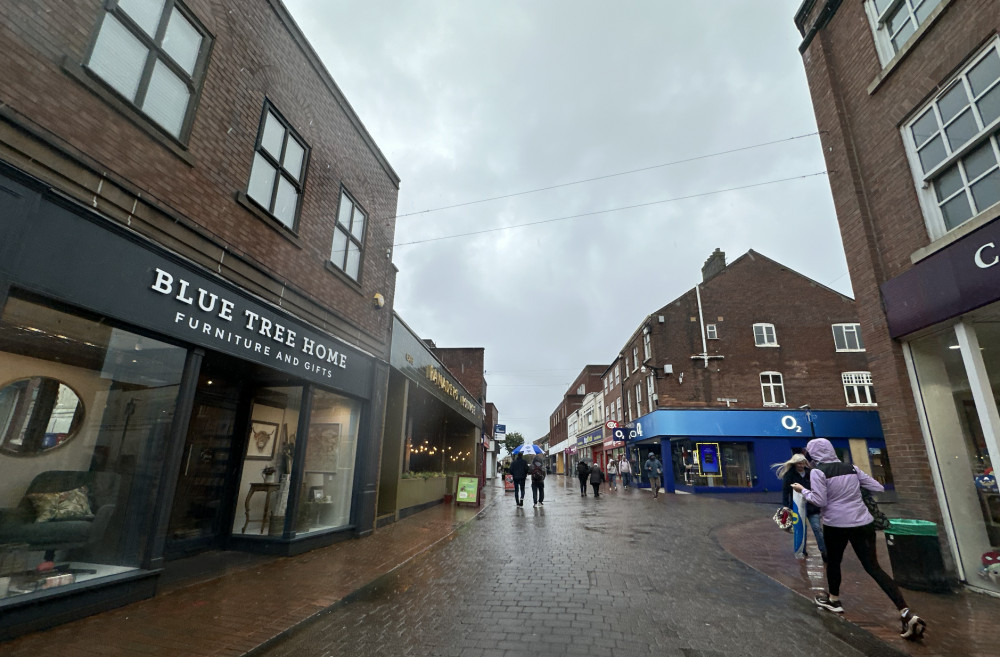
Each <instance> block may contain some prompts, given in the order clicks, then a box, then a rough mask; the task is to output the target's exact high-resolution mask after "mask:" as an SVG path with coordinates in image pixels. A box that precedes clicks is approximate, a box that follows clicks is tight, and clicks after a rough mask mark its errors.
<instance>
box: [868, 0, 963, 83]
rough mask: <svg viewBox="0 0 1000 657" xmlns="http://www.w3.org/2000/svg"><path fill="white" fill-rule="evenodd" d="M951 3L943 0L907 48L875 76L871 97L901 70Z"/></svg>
mask: <svg viewBox="0 0 1000 657" xmlns="http://www.w3.org/2000/svg"><path fill="white" fill-rule="evenodd" d="M951 3H952V0H943V1H942V2H941V4H939V5H938V6H937V7H936V8H935V9H934V11H932V12H931V13H930V15H928V16H927V19H926V20H925V21H924V23H923V25H921V26H920V27H918V28H917V31H916V32H914V33H913V35H912V36H911V37H910V40H909V41H907V42H906V45H905V46H903V48H902V50H900V51H899V52H897V53H896V55H895V56H894V57H893V58H892V59H890V60H889V61H888V62H886V63H885V65H884V66H883V67H882V70H881V71H879V73H878V75H876V76H875V79H874V80H872V82H871V84H869V85H868V95H869V96H871V95H874V94H875V92H876V91H878V89H879V87H881V86H882V83H883V82H885V81H886V80H887V79H888V78H889V77H890V76H891V75H892V73H893V71H895V70H896V69H897V68H899V65H900V62H902V61H903V60H904V59H906V56H907V55H909V54H910V52H911V51H912V50H913V49H914V48H916V46H917V43H919V42H920V41H921V40H922V39H923V37H924V35H925V34H926V33H927V31H928V30H930V29H931V26H932V25H934V23H936V22H937V20H938V18H940V17H941V14H943V13H944V11H945V10H946V9H947V8H948V6H949V5H951ZM873 37H874V35H873ZM875 38H877V37H875Z"/></svg>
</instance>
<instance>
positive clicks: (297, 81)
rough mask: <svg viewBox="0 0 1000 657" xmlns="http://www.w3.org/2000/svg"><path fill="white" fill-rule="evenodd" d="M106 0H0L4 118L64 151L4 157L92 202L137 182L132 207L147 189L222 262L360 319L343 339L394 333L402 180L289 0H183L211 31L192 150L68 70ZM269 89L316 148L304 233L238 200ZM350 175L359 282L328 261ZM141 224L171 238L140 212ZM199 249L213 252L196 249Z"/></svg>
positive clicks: (137, 225) (337, 317)
mask: <svg viewBox="0 0 1000 657" xmlns="http://www.w3.org/2000/svg"><path fill="white" fill-rule="evenodd" d="M102 5H103V3H102V2H100V0H86V1H81V2H70V3H67V2H63V1H56V0H39V1H37V2H23V1H12V2H3V3H0V51H2V52H3V53H4V66H3V67H0V103H2V105H3V111H4V114H3V117H5V118H4V120H5V121H7V122H8V123H12V124H14V125H15V126H16V127H17V129H18V130H26V131H29V132H30V133H31V134H34V135H37V136H38V137H39V139H40V140H41V141H42V142H45V143H47V144H48V145H54V146H55V147H56V148H58V149H59V151H60V155H58V156H56V155H53V153H52V150H51V149H50V148H46V147H43V146H42V145H40V143H41V142H40V143H39V144H34V145H33V144H30V143H29V144H27V145H26V144H24V143H18V144H17V145H16V146H12V145H11V144H10V143H7V144H5V145H4V146H5V154H6V155H7V157H6V158H5V159H8V161H10V160H11V159H14V158H20V159H21V160H23V162H27V163H31V165H32V166H33V167H36V168H37V170H36V169H33V170H32V171H31V172H32V173H33V174H34V175H39V176H41V177H45V178H47V179H48V180H49V182H51V183H52V184H53V185H54V186H56V187H59V188H64V189H66V190H67V191H68V193H69V194H70V195H73V196H77V197H86V198H87V200H88V201H89V198H90V197H89V195H90V194H92V195H97V194H98V191H97V187H98V182H99V178H98V177H99V176H102V175H103V176H104V177H105V178H106V179H107V181H108V183H109V184H107V185H103V186H102V190H103V191H102V192H101V193H104V194H108V191H107V190H108V189H110V188H111V187H112V184H111V183H113V184H114V185H117V186H119V187H120V188H121V189H123V190H127V192H126V194H127V195H128V196H130V198H126V199H123V200H122V201H121V205H122V206H123V207H126V208H127V207H128V206H130V205H131V201H132V200H134V199H137V200H138V201H139V205H140V207H145V206H147V204H148V207H149V208H152V210H149V212H154V211H160V210H162V211H164V212H167V213H169V214H170V215H171V216H175V217H179V218H180V219H181V220H183V221H184V222H185V223H190V224H192V225H194V226H196V227H198V228H199V230H200V232H201V234H204V235H207V236H209V238H210V239H211V240H212V241H213V242H214V244H215V245H216V246H217V248H216V249H215V250H216V251H217V252H218V254H217V256H216V257H218V259H219V260H222V261H223V262H226V260H225V257H229V258H230V259H234V258H242V259H244V260H245V261H246V262H247V263H250V266H251V267H254V268H257V269H259V270H260V271H261V272H264V274H265V275H266V277H269V279H271V280H272V281H273V282H271V283H268V285H273V287H274V292H273V298H274V299H278V300H280V299H281V298H282V295H283V294H285V295H288V294H290V293H291V291H295V293H296V294H300V295H303V296H305V297H307V298H309V299H311V300H312V301H314V302H315V303H316V304H318V306H319V308H320V310H318V311H315V314H316V315H318V316H320V317H322V315H323V312H326V311H328V312H329V313H331V316H330V319H331V321H332V322H334V323H338V324H339V325H349V326H350V327H351V328H350V329H348V330H341V331H340V332H341V334H342V335H343V337H345V339H350V340H351V341H352V342H355V343H357V342H358V341H359V340H358V339H357V338H356V337H355V338H353V339H352V337H351V336H352V334H353V335H355V336H356V335H357V334H359V333H363V334H365V335H367V336H369V337H368V338H366V339H365V340H362V342H366V341H367V342H369V343H374V344H375V345H386V344H387V340H386V338H387V335H388V329H389V322H388V321H387V318H388V317H390V316H391V308H392V297H393V288H394V281H395V271H394V269H393V267H392V264H391V261H390V260H389V258H387V255H386V254H387V252H388V251H389V250H390V249H391V246H392V241H393V233H394V229H395V221H394V219H393V217H394V215H395V211H396V197H397V188H398V180H397V178H396V176H395V174H394V173H393V172H392V171H391V169H389V168H388V164H387V163H386V162H385V161H384V157H383V156H382V155H381V154H380V153H379V152H378V151H377V148H375V147H374V145H373V143H372V142H371V140H370V137H369V136H368V135H367V133H366V132H365V131H364V129H363V127H361V124H360V122H359V120H358V119H357V117H356V116H354V114H353V111H352V110H350V108H349V106H347V105H346V101H344V100H343V99H342V98H341V96H340V92H339V90H336V89H335V87H333V86H331V84H332V83H331V82H330V81H329V80H328V77H327V76H326V75H325V74H324V73H322V72H321V71H319V70H317V68H315V66H314V56H313V54H312V51H311V49H310V48H309V47H308V46H307V45H305V44H304V40H303V39H302V37H301V35H300V34H299V33H298V31H297V29H293V28H291V27H290V26H289V24H288V23H286V22H285V21H284V20H283V18H282V16H281V13H282V11H281V10H280V6H279V5H276V4H272V3H271V2H269V1H268V0H188V1H187V2H185V5H186V6H187V7H188V8H189V9H190V10H191V11H192V12H193V14H194V15H195V16H196V17H197V18H198V20H199V21H201V23H202V24H203V25H204V26H205V27H206V28H207V30H208V31H209V32H210V33H211V35H212V36H213V37H214V45H213V48H212V51H211V54H210V57H209V60H208V68H207V75H206V78H205V82H204V86H203V88H202V90H201V98H200V102H199V103H198V107H197V111H196V115H195V118H194V123H193V129H192V132H191V135H190V139H189V140H188V143H187V155H188V158H189V160H190V162H188V161H185V160H184V159H182V158H181V157H179V156H178V155H177V154H175V152H173V151H172V150H171V149H170V148H167V147H166V146H164V144H163V141H162V138H161V139H160V140H158V139H155V138H153V137H152V136H151V134H150V130H149V129H148V128H143V127H141V126H140V125H139V124H137V123H136V122H134V121H132V120H130V119H129V117H128V116H127V115H126V114H123V113H121V112H119V111H118V110H116V109H115V107H114V106H113V104H112V103H110V102H108V101H107V100H106V99H105V98H102V97H101V96H100V94H97V93H95V92H94V91H92V90H90V89H89V88H88V87H87V86H86V85H85V84H83V83H81V82H80V81H79V80H78V79H76V78H74V76H72V75H70V74H69V73H68V72H67V67H70V68H71V67H72V66H74V65H77V66H78V65H79V64H80V63H82V62H83V61H84V59H85V57H86V52H87V48H88V47H89V44H90V42H91V40H92V38H93V35H94V34H95V27H96V25H97V24H98V20H99V17H100V16H102V15H103V10H102V9H101V7H102ZM345 29H348V28H347V26H345ZM64 57H65V61H66V64H65V65H64ZM265 99H267V100H269V101H271V102H272V103H273V104H274V106H275V107H276V109H277V110H278V111H279V112H280V113H281V114H282V115H283V116H284V117H285V119H287V120H288V121H289V122H290V123H291V125H292V127H293V128H294V129H295V130H296V131H297V132H298V134H299V135H300V136H301V137H302V138H303V139H304V140H305V142H306V143H307V144H308V146H309V147H310V148H311V155H310V161H309V167H308V170H307V173H306V184H305V191H304V195H303V204H302V211H301V215H300V219H299V224H298V231H297V235H296V236H288V237H285V236H282V235H283V232H282V230H281V229H276V228H275V227H274V226H273V225H269V224H268V223H267V222H265V221H263V220H261V219H260V218H258V217H257V216H255V215H254V214H253V213H252V212H250V211H248V210H247V209H245V208H244V207H242V206H241V205H239V204H238V203H237V202H236V201H235V200H234V198H235V195H236V193H237V192H241V191H245V190H246V186H247V180H248V176H249V172H250V165H251V162H252V159H253V153H254V145H255V141H256V138H257V132H258V127H259V121H260V116H261V111H262V107H263V105H264V102H265ZM8 142H9V140H8ZM15 151H16V152H15ZM25 151H27V152H25ZM58 158H63V160H62V161H58ZM17 163H18V162H17V161H15V164H17ZM77 167H85V168H87V169H88V170H90V171H92V172H93V176H84V175H82V174H81V173H80V172H79V171H77V170H76V168H77ZM67 172H68V173H67ZM91 178H93V179H92V180H91ZM341 185H344V186H345V187H346V188H347V189H348V190H349V191H350V193H351V194H352V195H353V196H354V197H355V198H356V200H357V202H358V204H359V205H360V206H361V207H362V208H363V209H364V210H365V211H367V213H368V216H369V222H368V234H367V238H366V243H365V254H364V257H363V260H362V271H361V276H360V285H355V284H353V283H350V282H347V281H345V280H344V278H343V277H341V276H338V275H337V274H335V273H332V272H330V271H328V270H327V268H326V267H325V266H324V263H325V262H326V261H327V259H328V256H329V251H330V248H331V241H332V234H333V225H334V220H335V217H336V211H337V207H338V203H339V197H340V189H341ZM88 188H89V189H88ZM113 203H114V202H113V201H112V200H106V199H104V198H100V199H99V202H98V203H97V209H98V211H102V212H105V213H107V214H108V215H109V216H115V212H116V209H115V208H113V207H111V206H112V205H113ZM117 210H118V211H119V213H122V211H121V208H117ZM139 214H140V215H141V213H139ZM132 226H133V228H134V229H136V230H138V231H140V232H146V233H147V234H149V235H150V236H152V237H154V238H155V239H163V235H162V234H157V232H156V230H153V229H152V228H150V226H148V225H145V224H143V222H142V221H141V216H138V215H137V217H136V218H135V221H133V223H132ZM175 239H176V241H177V242H178V243H177V244H176V245H173V246H175V247H176V249H177V250H180V251H182V252H183V250H184V248H186V246H185V244H184V242H185V241H186V240H185V239H184V238H183V237H180V238H175ZM168 243H169V240H168ZM192 248H193V247H192ZM199 256H202V257H201V259H205V258H206V257H209V256H207V255H204V253H202V254H198V253H196V252H194V251H192V253H191V254H190V257H192V258H195V259H198V258H199ZM220 267H222V266H220ZM223 273H224V274H226V275H231V276H235V275H234V274H231V273H230V272H228V271H223ZM236 282H237V283H238V284H239V283H241V281H240V280H236ZM376 292H379V293H381V294H383V295H384V296H385V297H386V301H387V304H386V308H385V309H382V310H376V309H375V308H374V305H373V303H372V297H373V296H374V294H375V293H376ZM323 328H329V327H323ZM330 330H336V329H333V328H330Z"/></svg>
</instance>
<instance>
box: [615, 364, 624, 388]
mask: <svg viewBox="0 0 1000 657" xmlns="http://www.w3.org/2000/svg"><path fill="white" fill-rule="evenodd" d="M621 384H622V372H621V368H619V367H618V365H615V385H616V386H620V385H621Z"/></svg>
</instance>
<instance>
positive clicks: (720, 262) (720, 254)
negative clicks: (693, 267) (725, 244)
mask: <svg viewBox="0 0 1000 657" xmlns="http://www.w3.org/2000/svg"><path fill="white" fill-rule="evenodd" d="M725 268H726V253H725V252H724V251H723V250H722V249H716V250H715V251H712V255H710V256H708V260H706V261H705V264H704V265H702V268H701V281H702V283H707V282H708V279H710V278H712V277H713V276H715V275H716V274H718V273H719V272H721V271H722V270H723V269H725Z"/></svg>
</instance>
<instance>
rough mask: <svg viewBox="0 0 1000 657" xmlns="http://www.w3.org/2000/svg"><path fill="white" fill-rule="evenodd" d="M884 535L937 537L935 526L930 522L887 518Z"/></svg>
mask: <svg viewBox="0 0 1000 657" xmlns="http://www.w3.org/2000/svg"><path fill="white" fill-rule="evenodd" d="M885 533H886V534H892V535H894V536H937V524H936V523H933V522H931V521H930V520H907V519H906V518H889V528H888V529H886V530H885Z"/></svg>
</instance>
